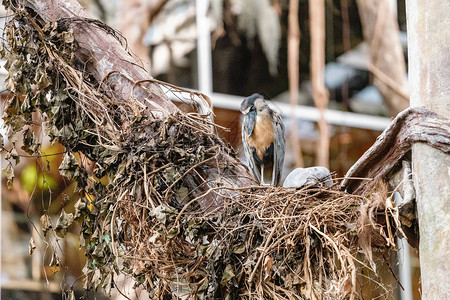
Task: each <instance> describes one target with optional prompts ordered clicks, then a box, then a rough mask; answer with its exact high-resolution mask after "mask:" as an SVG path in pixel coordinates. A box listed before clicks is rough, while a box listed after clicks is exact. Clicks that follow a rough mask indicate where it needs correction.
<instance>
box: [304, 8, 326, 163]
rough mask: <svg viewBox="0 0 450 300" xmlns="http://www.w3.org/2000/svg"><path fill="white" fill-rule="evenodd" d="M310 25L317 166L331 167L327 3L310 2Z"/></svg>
mask: <svg viewBox="0 0 450 300" xmlns="http://www.w3.org/2000/svg"><path fill="white" fill-rule="evenodd" d="M309 24H310V31H311V82H312V89H313V98H314V104H315V105H316V107H317V108H318V109H319V111H320V119H319V122H318V126H319V133H320V137H319V143H318V146H317V165H320V166H324V167H327V168H328V166H329V148H330V137H329V130H328V124H327V122H326V120H325V110H326V108H327V107H328V90H327V89H326V88H325V83H324V77H323V72H324V67H325V1H324V0H310V1H309Z"/></svg>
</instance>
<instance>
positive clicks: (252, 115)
mask: <svg viewBox="0 0 450 300" xmlns="http://www.w3.org/2000/svg"><path fill="white" fill-rule="evenodd" d="M255 124H256V111H254V110H253V111H249V112H248V113H247V114H246V115H245V117H244V122H243V124H242V129H245V131H244V130H242V132H246V133H247V135H248V136H251V135H252V132H253V129H254V128H255Z"/></svg>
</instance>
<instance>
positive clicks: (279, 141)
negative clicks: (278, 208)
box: [272, 112, 286, 186]
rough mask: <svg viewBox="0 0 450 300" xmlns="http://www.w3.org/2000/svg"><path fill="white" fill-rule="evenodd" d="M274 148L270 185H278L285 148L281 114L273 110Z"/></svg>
mask: <svg viewBox="0 0 450 300" xmlns="http://www.w3.org/2000/svg"><path fill="white" fill-rule="evenodd" d="M273 122H274V124H273V125H274V126H273V127H274V145H273V146H274V149H273V162H274V164H273V172H272V185H275V186H277V185H279V183H280V180H281V171H282V169H283V162H284V152H285V149H286V141H285V139H284V125H283V120H282V118H281V116H280V115H279V114H277V113H275V112H274V116H273Z"/></svg>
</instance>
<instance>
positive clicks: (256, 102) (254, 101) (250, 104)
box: [241, 94, 267, 115]
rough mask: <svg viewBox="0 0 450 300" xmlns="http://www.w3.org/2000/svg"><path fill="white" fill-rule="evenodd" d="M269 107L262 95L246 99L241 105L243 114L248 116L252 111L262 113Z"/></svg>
mask: <svg viewBox="0 0 450 300" xmlns="http://www.w3.org/2000/svg"><path fill="white" fill-rule="evenodd" d="M265 107H267V103H266V101H264V97H263V96H261V95H260V94H253V95H251V96H249V97H247V98H245V99H244V100H243V101H242V103H241V112H242V113H243V114H244V115H246V114H248V113H249V112H250V111H252V110H256V111H261V110H263V109H264V108H265Z"/></svg>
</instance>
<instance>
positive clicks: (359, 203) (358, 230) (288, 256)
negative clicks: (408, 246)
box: [114, 187, 381, 299]
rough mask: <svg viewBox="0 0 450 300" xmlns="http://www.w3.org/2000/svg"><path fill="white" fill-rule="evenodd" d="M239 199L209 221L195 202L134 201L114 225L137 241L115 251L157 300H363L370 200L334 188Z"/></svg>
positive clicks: (254, 192) (260, 192)
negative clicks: (360, 276)
mask: <svg viewBox="0 0 450 300" xmlns="http://www.w3.org/2000/svg"><path fill="white" fill-rule="evenodd" d="M231 191H232V192H233V194H232V195H230V196H229V197H225V199H226V200H225V203H224V206H223V207H222V208H220V210H219V211H211V212H209V213H207V212H204V211H201V210H199V209H196V208H193V207H192V208H186V207H189V206H190V205H189V203H188V204H186V206H185V209H183V210H182V211H179V210H176V209H173V208H171V207H168V206H166V205H161V206H159V207H157V208H155V209H152V208H151V207H149V205H148V203H136V202H135V201H134V199H128V200H127V199H123V201H121V202H120V203H117V206H116V210H115V213H114V216H115V217H117V216H118V215H120V216H121V218H123V220H124V222H122V223H121V224H123V227H122V229H121V230H122V231H123V232H128V233H129V234H130V235H129V236H128V238H129V240H128V241H127V242H125V243H119V244H120V245H119V246H115V247H119V248H120V247H122V249H123V253H122V254H121V255H120V256H122V257H123V258H127V259H130V260H132V261H133V262H134V263H133V264H134V265H135V269H134V270H133V272H134V274H135V275H136V274H140V275H141V276H142V277H141V282H144V283H145V284H146V285H147V289H148V290H149V291H152V293H153V296H154V297H155V299H160V298H163V296H164V295H172V296H176V298H195V297H198V298H200V299H202V298H205V299H211V298H215V299H218V298H223V299H225V298H227V297H228V299H347V298H350V299H352V298H355V297H358V294H357V293H356V288H357V272H358V269H360V268H362V267H364V263H363V262H362V261H361V260H363V261H367V260H365V259H364V258H363V257H362V256H361V255H360V254H358V252H359V251H360V250H361V249H362V248H361V245H362V244H361V240H360V237H362V236H363V235H364V232H365V231H366V229H367V228H366V229H364V226H365V225H367V221H369V222H370V219H366V217H367V214H365V213H362V211H364V212H368V210H367V209H368V207H369V205H368V202H369V200H368V199H364V198H361V197H357V196H353V195H350V194H346V193H343V192H341V191H338V190H337V189H335V188H329V189H317V188H304V189H299V190H286V189H282V188H273V187H250V188H242V189H239V190H236V189H232V190H231ZM378 204H380V203H378ZM191 205H192V204H191ZM378 208H381V207H377V209H378ZM370 223H372V222H370ZM372 224H374V223H372ZM375 228H376V225H375V227H373V229H375ZM377 229H381V226H380V227H379V228H377ZM366 249H367V248H366Z"/></svg>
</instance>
